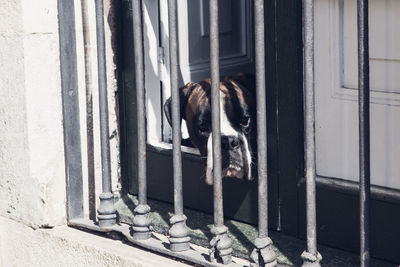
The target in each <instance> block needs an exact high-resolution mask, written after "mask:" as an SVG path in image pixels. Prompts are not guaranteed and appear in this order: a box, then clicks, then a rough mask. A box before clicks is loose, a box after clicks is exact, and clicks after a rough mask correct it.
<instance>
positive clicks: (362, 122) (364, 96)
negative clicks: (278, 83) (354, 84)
mask: <svg viewBox="0 0 400 267" xmlns="http://www.w3.org/2000/svg"><path fill="white" fill-rule="evenodd" d="M357 15H358V16H357V27H358V88H359V93H358V105H359V146H360V148H359V154H360V158H359V161H360V262H361V266H362V267H367V266H369V257H370V256H369V254H370V253H369V202H370V194H371V193H370V190H371V189H370V135H369V128H370V127H369V45H368V1H367V0H358V1H357Z"/></svg>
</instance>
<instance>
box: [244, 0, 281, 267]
mask: <svg viewBox="0 0 400 267" xmlns="http://www.w3.org/2000/svg"><path fill="white" fill-rule="evenodd" d="M254 21H255V25H254V27H255V28H254V32H255V68H256V96H257V150H258V155H257V161H258V167H257V168H258V238H257V239H256V240H255V242H254V244H255V248H254V250H253V252H252V253H251V255H250V259H251V266H254V267H256V266H265V265H267V266H276V265H277V261H276V255H275V252H274V250H273V249H272V240H271V239H270V238H269V237H268V176H267V116H266V111H267V110H266V97H265V94H266V92H265V43H264V0H254Z"/></svg>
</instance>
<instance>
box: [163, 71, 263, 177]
mask: <svg viewBox="0 0 400 267" xmlns="http://www.w3.org/2000/svg"><path fill="white" fill-rule="evenodd" d="M219 89H220V99H219V101H220V121H221V158H222V176H223V177H237V178H240V179H247V180H251V179H252V163H253V160H252V154H253V153H252V140H256V139H255V138H254V137H255V132H256V119H255V118H256V117H255V105H256V102H255V99H254V94H253V93H252V92H255V78H254V75H250V74H242V73H239V74H237V75H234V76H225V77H221V80H220V84H219ZM210 94H211V79H205V80H203V81H201V82H199V83H193V82H189V83H188V84H186V85H185V86H183V87H181V88H179V95H180V111H181V118H183V119H184V120H186V125H187V129H188V133H189V137H190V141H191V142H192V144H193V145H194V146H195V147H197V148H198V150H199V151H200V154H201V156H202V158H203V162H204V163H205V165H206V182H207V184H210V185H211V184H212V183H213V173H212V168H213V154H212V138H211V96H210ZM164 112H165V115H166V117H167V120H168V122H169V124H170V125H172V121H171V98H169V99H167V101H166V102H165V104H164Z"/></svg>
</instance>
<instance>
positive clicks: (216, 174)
mask: <svg viewBox="0 0 400 267" xmlns="http://www.w3.org/2000/svg"><path fill="white" fill-rule="evenodd" d="M210 61H211V124H212V148H213V179H214V226H213V228H212V229H211V232H212V233H213V234H214V237H213V238H212V239H211V241H210V247H211V248H210V251H209V253H210V259H211V261H212V262H215V261H222V263H223V264H228V263H230V262H231V261H232V255H231V253H232V248H231V244H232V242H231V240H230V239H229V237H228V234H227V231H228V228H227V227H226V226H225V225H224V210H223V194H222V163H221V128H220V104H219V102H220V92H219V83H220V80H219V33H218V0H210Z"/></svg>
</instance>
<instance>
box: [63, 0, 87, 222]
mask: <svg viewBox="0 0 400 267" xmlns="http://www.w3.org/2000/svg"><path fill="white" fill-rule="evenodd" d="M58 19H59V23H60V28H59V36H60V63H61V87H62V106H63V124H64V151H65V175H66V183H67V216H68V220H72V219H77V218H82V217H83V186H82V152H81V135H80V124H79V98H78V73H77V63H76V37H75V10H74V3H71V2H70V1H67V0H58Z"/></svg>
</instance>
